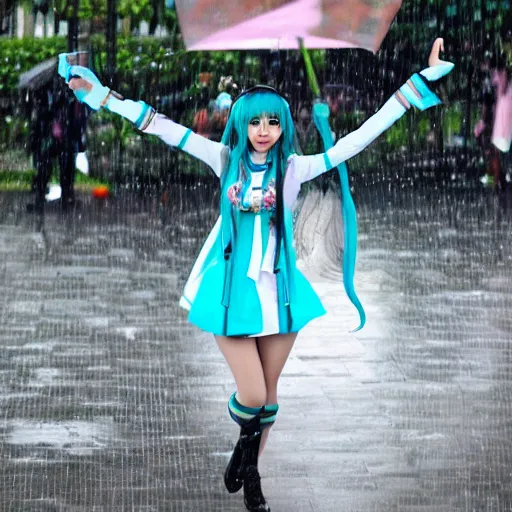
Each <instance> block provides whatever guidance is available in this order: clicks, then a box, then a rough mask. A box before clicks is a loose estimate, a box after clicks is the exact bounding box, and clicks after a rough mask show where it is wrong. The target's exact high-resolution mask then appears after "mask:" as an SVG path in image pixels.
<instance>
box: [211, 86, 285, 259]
mask: <svg viewBox="0 0 512 512" xmlns="http://www.w3.org/2000/svg"><path fill="white" fill-rule="evenodd" d="M264 115H265V116H277V117H278V118H279V122H280V123H281V128H282V131H283V133H282V135H281V137H280V138H279V140H278V141H277V142H276V144H275V145H274V147H273V148H272V149H271V150H270V152H269V155H268V161H269V162H271V168H270V169H269V172H268V173H267V176H266V178H265V179H266V180H267V181H268V179H270V177H271V176H273V177H276V192H277V198H276V200H277V204H276V209H277V211H276V215H277V217H278V218H279V217H280V218H281V219H282V209H283V194H282V180H283V178H284V176H283V173H284V172H285V170H286V162H287V160H288V157H289V156H290V155H291V154H292V153H293V152H294V149H293V147H294V146H293V141H294V124H293V119H292V116H291V112H290V107H289V105H288V103H287V102H286V100H285V99H284V98H283V97H282V96H280V95H279V94H278V93H276V92H273V91H271V90H265V89H261V90H258V89H256V90H255V91H254V92H249V93H247V94H244V95H242V96H240V97H239V98H238V99H237V100H236V101H235V102H234V103H233V105H232V108H231V112H230V114H229V117H228V121H227V123H226V128H225V129H224V133H223V135H222V140H221V141H222V143H223V144H224V145H225V146H228V147H229V149H230V153H229V159H228V162H227V165H226V167H225V169H223V172H222V176H221V201H220V210H221V215H222V239H223V241H222V244H223V249H224V250H226V249H227V248H228V246H229V245H230V242H231V240H232V239H233V238H234V236H235V234H234V221H233V209H232V206H231V203H230V202H229V199H228V194H227V191H228V188H229V187H230V186H231V185H233V183H236V182H237V181H239V180H241V181H245V178H246V170H245V167H246V164H244V162H246V161H247V159H248V158H249V150H250V147H249V144H250V143H249V139H248V135H247V127H248V125H249V121H251V119H253V118H254V117H260V116H264Z"/></svg>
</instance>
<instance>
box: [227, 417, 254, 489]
mask: <svg viewBox="0 0 512 512" xmlns="http://www.w3.org/2000/svg"><path fill="white" fill-rule="evenodd" d="M259 424H260V419H259V417H257V416H256V417H255V418H253V419H252V420H251V421H250V422H249V423H248V424H247V425H244V426H243V427H241V428H240V437H239V438H238V442H237V443H236V446H235V448H234V449H233V453H232V454H231V458H230V459H229V462H228V465H227V467H226V471H225V472H224V484H225V486H226V489H227V490H228V492H230V493H234V492H238V491H239V490H240V489H241V488H242V485H243V484H244V473H245V467H244V466H247V463H245V464H244V456H243V450H242V444H243V439H245V438H246V437H247V436H248V435H250V434H251V433H252V432H255V431H258V430H259V428H260V427H259Z"/></svg>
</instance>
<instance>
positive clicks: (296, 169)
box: [290, 96, 406, 183]
mask: <svg viewBox="0 0 512 512" xmlns="http://www.w3.org/2000/svg"><path fill="white" fill-rule="evenodd" d="M405 112H406V109H405V107H404V106H403V105H402V104H401V103H400V102H399V101H398V100H397V99H396V98H395V96H392V97H391V98H390V99H389V100H388V101H387V102H386V103H385V104H384V105H383V107H382V108H381V109H380V110H379V111H378V112H377V113H375V114H374V115H373V116H372V117H370V119H368V120H367V121H365V122H364V123H363V124H362V125H361V126H360V127H359V128H358V129H357V130H355V131H353V132H352V133H349V134H348V135H346V136H345V137H343V138H341V139H340V140H339V141H338V142H337V143H336V144H335V145H334V146H333V147H332V148H331V149H329V150H328V151H326V152H325V153H320V154H317V155H308V156H295V157H294V158H293V160H294V162H293V163H294V165H293V166H291V167H290V171H292V173H293V177H290V178H293V180H294V181H296V182H298V183H304V182H306V181H309V180H312V179H314V178H316V177H317V176H320V174H323V173H324V172H326V171H329V170H331V169H333V168H334V167H337V166H338V165H340V164H341V163H342V162H345V161H346V160H348V159H349V158H352V157H353V156H355V155H357V154H358V153H360V152H361V151H362V150H363V149H365V148H366V147H367V146H368V145H370V144H371V143H372V142H373V141H374V140H375V139H376V138H377V137H378V136H379V135H380V134H381V133H383V132H384V131H386V130H387V129H388V128H389V127H390V126H392V125H393V124H394V123H395V122H396V121H397V120H398V119H400V118H401V117H402V116H403V115H404V114H405Z"/></svg>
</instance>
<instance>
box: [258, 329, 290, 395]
mask: <svg viewBox="0 0 512 512" xmlns="http://www.w3.org/2000/svg"><path fill="white" fill-rule="evenodd" d="M297 334H298V333H296V332H292V333H288V334H272V335H271V336H262V337H261V338H258V352H259V356H260V361H261V366H262V368H263V376H264V379H265V385H266V389H267V402H266V403H267V404H274V403H277V383H278V381H279V377H280V376H281V372H282V371H283V368H284V365H285V364H286V361H287V360H288V356H289V355H290V352H291V350H292V348H293V345H294V343H295V340H296V338H297Z"/></svg>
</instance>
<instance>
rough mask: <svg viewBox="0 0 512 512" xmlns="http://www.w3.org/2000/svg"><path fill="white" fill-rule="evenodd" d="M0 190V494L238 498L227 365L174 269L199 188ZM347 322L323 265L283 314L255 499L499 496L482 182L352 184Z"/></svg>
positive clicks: (507, 338)
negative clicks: (358, 190) (189, 309)
mask: <svg viewBox="0 0 512 512" xmlns="http://www.w3.org/2000/svg"><path fill="white" fill-rule="evenodd" d="M178 192H179V195H175V196H174V199H175V202H174V203H173V206H170V207H168V211H166V212H165V219H166V222H164V223H163V222H162V215H161V213H162V212H160V211H159V205H158V201H156V200H155V199H146V200H142V199H137V198H136V197H133V196H129V195H126V196H119V197H118V198H117V199H115V200H111V201H109V202H107V203H93V202H92V201H91V200H89V198H83V201H84V205H83V207H82V208H81V209H79V210H78V211H77V212H73V213H72V214H70V215H67V216H64V215H62V214H60V213H59V212H58V210H57V209H55V208H52V207H50V208H48V210H47V212H46V215H45V217H44V221H40V220H39V219H38V218H34V217H31V216H29V214H27V213H25V209H24V204H25V202H26V201H27V198H26V196H23V195H17V194H5V193H4V194H1V195H0V320H1V321H0V350H1V357H0V413H1V414H0V465H1V467H2V471H1V473H0V510H1V511H9V512H10V511H13V512H25V511H27V512H28V511H30V512H32V511H34V512H35V511H38V512H39V511H44V512H46V511H48V512H57V511H59V512H61V511H62V512H64V511H66V512H82V511H87V512H90V511H95V512H114V511H123V512H124V511H137V512H139V511H141V512H142V511H144V512H150V511H151V512H156V511H165V512H166V511H172V512H195V511H200V512H202V511H205V512H213V511H223V512H228V511H241V510H244V507H243V502H242V498H241V496H240V495H234V496H231V495H228V494H227V493H226V492H225V490H224V489H223V485H222V478H221V477H222V473H223V469H224V466H225V464H226V462H227V459H228V457H229V453H230V450H231V448H232V446H233V443H234V440H235V438H236V436H237V429H236V427H235V425H234V424H233V423H232V422H231V420H230V419H229V417H228V415H227V411H226V400H227V398H228V396H229V395H230V393H231V392H232V390H233V380H232V378H231V375H230V373H229V370H228V369H227V366H226V365H225V364H224V362H223V359H222V356H221V355H220V353H219V352H218V350H217V348H216V346H215V344H214V341H213V339H211V337H210V336H209V335H207V334H204V333H202V332H200V331H198V330H197V329H196V328H194V327H193V326H190V325H189V324H188V323H187V321H186V316H185V314H184V312H182V311H181V310H180V309H179V308H178V306H177V301H178V298H179V294H180V290H181V287H182V285H183V283H184V280H185V279H186V276H187V272H188V270H189V269H190V266H191V263H192V261H193V256H194V254H196V253H197V250H198V248H199V246H200V244H201V240H202V238H203V236H204V234H205V232H206V230H207V228H208V226H211V225H212V224H213V221H214V215H215V214H214V210H213V208H212V203H211V202H209V201H206V200H202V199H201V201H200V202H199V206H200V207H197V204H196V205H193V207H191V208H190V209H189V208H188V207H187V205H189V204H190V201H188V200H187V193H186V192H183V191H178ZM357 200H358V204H359V211H360V250H359V256H358V258H359V259H358V274H357V276H356V286H357V289H358V292H359V295H360V297H361V299H362V301H363V303H364V305H365V308H366V311H367V314H368V318H369V320H368V324H367V326H366V327H365V329H364V330H362V331H360V332H358V333H349V332H348V331H349V329H350V328H352V327H355V326H356V323H357V319H356V317H355V314H354V311H353V308H352V307H351V306H350V305H349V304H348V301H347V299H346V298H345V296H344V293H343V290H342V287H341V285H340V284H339V276H335V275H330V276H327V277H325V275H324V274H325V272H322V269H318V268H316V269H315V268H311V267H309V266H306V267H305V272H306V273H308V274H309V275H310V277H311V279H312V281H313V282H314V285H315V287H316V289H317V290H318V293H319V294H320V296H321V298H322V300H323V302H324V304H325V306H326V308H327V310H328V314H327V315H326V316H325V317H324V318H322V319H318V320H317V321H315V322H313V323H312V324H311V325H309V326H308V327H307V328H306V329H304V331H303V332H302V333H301V334H300V336H299V338H298V340H297V343H296V347H295V348H294V351H293V352H292V356H291V358H290V360H289V361H288V363H287V365H286V368H285V371H284V374H283V377H282V381H281V386H280V404H281V410H280V415H279V419H278V422H277V423H276V425H275V427H274V429H273V432H272V434H271V438H270V441H269V444H268V446H267V450H266V452H265V454H264V456H263V458H262V461H261V472H262V475H263V481H262V482H263V488H264V491H265V494H266V496H267V499H268V500H269V503H270V504H271V506H272V510H273V511H274V512H288V511H290V512H291V511H294V512H303V511H304V512H341V511H343V512H394V511H404V512H434V511H436V512H473V511H474V512H481V511H487V512H505V511H511V510H512V484H511V482H512V479H511V473H512V469H511V468H512V441H511V439H512V432H511V430H512V419H511V418H512V410H511V407H512V406H511V398H512V365H511V364H512V363H511V358H512V350H511V339H512V337H511V330H512V323H511V320H510V318H511V316H510V312H511V307H512V280H511V260H512V251H511V248H512V244H511V239H512V236H511V228H510V226H511V225H512V224H511V223H510V220H511V219H510V212H509V211H508V210H506V209H505V210H504V209H503V208H502V207H501V206H500V205H499V204H497V203H496V201H495V198H494V197H492V196H489V195H488V194H486V193H483V192H473V193H470V192H465V193H463V192H460V193H456V192H453V193H449V192H446V191H445V192H443V193H441V192H439V191H437V195H433V194H431V193H418V192H417V191H416V192H414V191H403V190H402V191H389V190H380V191H368V192H367V193H366V194H361V196H360V197H358V198H357Z"/></svg>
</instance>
